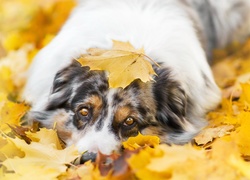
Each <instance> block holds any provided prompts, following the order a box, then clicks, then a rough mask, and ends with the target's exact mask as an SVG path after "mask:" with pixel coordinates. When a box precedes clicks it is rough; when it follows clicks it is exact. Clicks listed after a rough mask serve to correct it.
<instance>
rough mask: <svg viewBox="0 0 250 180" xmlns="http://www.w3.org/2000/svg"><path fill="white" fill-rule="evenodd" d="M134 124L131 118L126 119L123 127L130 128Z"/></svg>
mask: <svg viewBox="0 0 250 180" xmlns="http://www.w3.org/2000/svg"><path fill="white" fill-rule="evenodd" d="M134 123H135V120H134V118H132V117H128V118H127V119H126V120H125V121H124V123H123V124H124V125H125V126H131V125H133V124H134Z"/></svg>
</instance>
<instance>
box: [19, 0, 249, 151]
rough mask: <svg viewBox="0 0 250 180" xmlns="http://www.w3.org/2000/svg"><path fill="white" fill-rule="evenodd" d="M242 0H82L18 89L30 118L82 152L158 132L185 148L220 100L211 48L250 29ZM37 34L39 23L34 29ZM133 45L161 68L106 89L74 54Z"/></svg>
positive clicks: (102, 77) (102, 76) (100, 76)
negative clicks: (150, 77) (115, 44)
mask: <svg viewBox="0 0 250 180" xmlns="http://www.w3.org/2000/svg"><path fill="white" fill-rule="evenodd" d="M249 4H250V3H249V0H80V1H79V2H78V5H77V7H76V8H75V9H74V10H73V12H72V14H71V15H70V17H69V18H68V20H67V21H66V23H65V24H64V26H63V27H62V29H61V30H60V32H59V33H58V34H57V36H56V37H55V38H54V39H53V40H52V41H51V42H50V43H49V44H48V45H47V46H46V47H44V48H43V49H42V50H41V51H40V52H39V53H38V55H37V56H36V57H35V59H34V61H33V63H32V65H31V67H30V70H29V73H28V79H27V84H26V87H25V89H24V94H23V96H24V98H25V100H26V101H27V102H29V103H30V104H31V105H32V109H31V111H30V113H29V115H28V118H29V120H30V121H37V122H39V123H40V126H41V127H47V128H53V127H54V126H55V127H56V129H57V132H58V135H59V137H60V138H61V140H62V141H63V142H64V143H65V144H66V145H72V144H75V145H76V146H77V148H78V149H79V151H80V152H85V151H88V152H90V153H96V152H98V151H100V152H102V153H103V154H111V153H112V152H114V151H116V152H119V151H121V149H122V142H123V141H125V140H126V139H128V138H129V137H131V136H136V135H137V134H138V133H139V132H140V133H141V134H149V135H156V136H158V137H159V138H160V140H161V143H167V144H184V143H187V142H190V140H191V139H192V138H193V137H194V136H195V135H196V134H197V133H198V132H199V131H200V130H201V129H202V128H203V127H204V126H205V125H206V121H205V118H204V116H205V114H206V112H208V111H209V110H211V109H213V108H215V107H216V106H217V105H218V103H219V102H220V97H221V95H220V89H219V88H218V86H217V85H216V83H215V81H214V78H213V75H212V72H211V69H210V66H209V60H210V59H211V58H212V55H211V50H212V49H213V48H221V47H223V46H225V45H226V44H228V43H230V42H231V41H235V40H239V41H241V40H243V39H244V38H246V36H247V35H248V32H250V31H249V27H250V26H249V20H248V19H247V18H248V17H249V15H250V5H249ZM41 31H42V29H41ZM112 40H117V41H122V42H130V43H131V44H132V45H133V46H134V47H135V48H144V50H145V54H146V55H147V56H148V57H150V58H151V59H153V60H154V61H156V62H157V63H158V64H160V66H159V67H158V66H153V67H154V70H155V72H156V74H157V75H156V76H154V77H153V79H154V81H152V82H148V83H143V82H142V81H140V80H139V79H135V80H134V81H133V82H132V83H131V84H130V85H128V86H127V87H126V88H110V87H109V82H108V73H107V72H106V71H100V70H90V68H89V67H86V66H81V65H80V64H79V63H78V62H77V61H76V60H75V59H76V58H78V57H80V56H81V55H82V54H86V51H87V50H88V49H89V48H101V49H107V50H108V49H111V48H112Z"/></svg>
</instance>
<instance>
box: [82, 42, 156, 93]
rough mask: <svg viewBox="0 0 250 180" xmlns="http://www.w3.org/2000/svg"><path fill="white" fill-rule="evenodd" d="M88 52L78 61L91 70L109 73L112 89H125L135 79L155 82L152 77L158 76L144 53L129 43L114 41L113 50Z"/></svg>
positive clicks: (91, 50) (90, 50) (92, 50)
mask: <svg viewBox="0 0 250 180" xmlns="http://www.w3.org/2000/svg"><path fill="white" fill-rule="evenodd" d="M87 52H88V54H85V55H82V56H81V57H80V58H79V59H77V60H78V61H79V62H80V63H81V65H82V66H89V67H90V70H105V71H108V72H109V85H110V87H112V88H116V87H122V88H125V87H126V86H128V85H129V84H130V83H131V82H132V81H134V80H135V79H140V80H141V81H143V82H148V81H151V80H153V79H152V77H151V76H152V75H156V74H155V72H154V70H153V68H152V65H151V64H150V62H149V61H148V60H146V59H148V58H147V57H146V56H145V55H144V51H143V50H142V49H139V50H136V49H134V48H133V47H132V45H130V44H129V43H128V42H127V43H123V42H118V41H113V48H112V49H111V50H100V49H93V48H92V49H89V50H88V51H87Z"/></svg>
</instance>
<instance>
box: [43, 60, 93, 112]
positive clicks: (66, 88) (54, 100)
mask: <svg viewBox="0 0 250 180" xmlns="http://www.w3.org/2000/svg"><path fill="white" fill-rule="evenodd" d="M87 71H89V69H88V68H87V67H81V65H80V63H78V62H77V61H74V62H72V64H70V65H69V66H67V67H65V68H64V69H62V70H60V71H58V72H57V74H56V75H55V78H54V81H53V86H52V90H51V93H50V96H49V102H48V104H47V107H46V110H47V111H50V110H54V109H58V108H62V107H64V108H65V107H67V106H68V100H69V99H70V98H71V95H72V91H73V88H74V81H75V80H76V78H77V77H79V76H83V75H84V74H86V72H87Z"/></svg>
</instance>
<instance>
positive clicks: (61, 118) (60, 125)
mask: <svg viewBox="0 0 250 180" xmlns="http://www.w3.org/2000/svg"><path fill="white" fill-rule="evenodd" d="M53 120H54V123H55V127H56V129H57V134H58V136H59V138H60V139H61V140H62V141H63V142H65V141H67V140H68V139H71V137H72V129H69V128H68V127H67V122H68V120H69V115H68V114H67V113H63V112H61V113H58V114H57V115H55V116H54V117H53Z"/></svg>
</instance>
